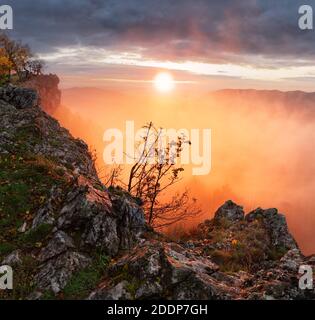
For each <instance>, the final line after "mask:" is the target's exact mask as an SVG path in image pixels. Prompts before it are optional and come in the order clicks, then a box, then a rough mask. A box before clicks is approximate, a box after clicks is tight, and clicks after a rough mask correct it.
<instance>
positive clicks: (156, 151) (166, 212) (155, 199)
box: [128, 122, 201, 228]
mask: <svg viewBox="0 0 315 320" xmlns="http://www.w3.org/2000/svg"><path fill="white" fill-rule="evenodd" d="M144 129H145V130H146V133H145V136H144V137H143V144H142V145H143V147H142V150H141V153H140V156H139V157H138V158H137V159H135V160H136V161H135V164H134V165H133V166H132V168H131V170H130V174H129V181H128V191H129V192H130V193H131V194H132V195H133V196H135V197H137V198H140V199H142V201H143V206H144V210H145V214H146V218H147V222H148V224H149V225H151V226H153V227H155V228H162V227H166V226H169V225H171V224H173V223H176V222H178V221H180V220H183V219H187V218H188V217H192V216H196V215H198V214H199V213H200V212H201V210H200V209H199V207H198V205H197V201H196V200H195V199H190V197H189V194H188V192H187V191H185V192H184V193H182V194H176V195H174V196H173V197H172V199H171V200H170V201H168V202H162V201H161V199H162V196H163V194H164V193H165V191H166V190H168V189H169V188H170V187H172V186H173V185H174V184H176V183H177V182H178V181H180V180H181V177H180V174H181V173H182V172H183V171H184V168H183V167H181V166H177V165H176V162H177V160H178V159H179V158H180V157H181V153H182V151H183V147H184V145H185V144H186V143H187V144H190V141H187V140H186V138H185V137H184V136H178V137H177V140H176V141H168V142H167V143H166V145H162V146H161V145H160V144H159V141H160V138H161V134H162V129H157V128H156V127H155V126H154V125H153V123H152V122H151V123H149V124H148V125H146V126H145V127H144Z"/></svg>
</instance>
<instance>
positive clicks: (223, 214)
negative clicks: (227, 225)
mask: <svg viewBox="0 0 315 320" xmlns="http://www.w3.org/2000/svg"><path fill="white" fill-rule="evenodd" d="M214 219H215V220H220V219H227V220H230V221H238V220H243V219H244V210H243V207H241V206H239V205H237V204H235V203H234V202H233V201H231V200H229V201H227V202H225V204H224V205H223V206H221V207H220V208H219V209H218V210H217V212H216V213H215V215H214Z"/></svg>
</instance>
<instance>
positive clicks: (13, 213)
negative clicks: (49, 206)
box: [0, 155, 66, 259]
mask: <svg viewBox="0 0 315 320" xmlns="http://www.w3.org/2000/svg"><path fill="white" fill-rule="evenodd" d="M65 184H66V182H65V181H64V178H63V175H62V174H61V172H60V170H59V167H57V166H56V165H55V164H54V162H52V161H51V160H48V159H45V158H43V157H41V156H37V155H33V156H28V157H24V156H22V155H11V156H8V155H5V156H4V155H0V244H2V245H1V246H0V259H1V258H3V257H4V256H5V255H6V254H7V253H10V252H8V251H9V249H6V248H8V245H9V247H10V246H11V247H12V248H14V247H17V246H18V247H21V246H22V247H23V246H24V245H28V244H30V243H31V244H33V243H35V242H39V241H41V240H42V238H43V237H45V236H46V235H47V232H48V226H45V225H44V226H41V227H40V229H39V230H35V231H32V232H30V233H27V234H23V235H22V236H21V234H20V233H19V232H18V229H19V227H21V225H22V224H23V223H24V222H28V223H29V225H30V223H31V221H32V220H33V218H34V214H35V212H37V210H38V209H39V208H40V207H41V206H42V205H43V204H44V203H45V201H46V200H47V198H48V197H49V193H50V190H51V188H52V186H54V185H59V186H61V187H65ZM49 231H50V230H49Z"/></svg>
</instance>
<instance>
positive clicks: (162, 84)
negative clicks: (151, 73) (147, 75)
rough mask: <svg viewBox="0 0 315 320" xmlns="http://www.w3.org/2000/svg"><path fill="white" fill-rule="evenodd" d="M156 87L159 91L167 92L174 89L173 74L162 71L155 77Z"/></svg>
mask: <svg viewBox="0 0 315 320" xmlns="http://www.w3.org/2000/svg"><path fill="white" fill-rule="evenodd" d="M154 87H155V89H156V90H157V91H159V92H162V93H166V92H170V91H172V90H174V88H175V81H174V78H173V76H172V75H171V74H170V73H167V72H160V73H158V74H157V75H156V77H155V78H154Z"/></svg>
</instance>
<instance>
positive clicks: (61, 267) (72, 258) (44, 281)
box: [34, 245, 91, 293]
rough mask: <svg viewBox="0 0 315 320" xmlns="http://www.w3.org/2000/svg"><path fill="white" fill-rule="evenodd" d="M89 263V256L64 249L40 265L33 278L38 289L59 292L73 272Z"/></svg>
mask: <svg viewBox="0 0 315 320" xmlns="http://www.w3.org/2000/svg"><path fill="white" fill-rule="evenodd" d="M51 246H52V245H51ZM90 263H91V259H90V258H89V257H87V256H85V255H83V254H81V253H78V252H72V251H66V252H65V253H63V254H61V255H59V256H57V257H56V258H55V259H51V260H48V261H47V262H46V263H45V264H44V265H42V266H41V267H40V271H39V273H38V274H36V275H35V277H34V279H35V282H36V284H37V287H38V289H40V290H51V291H53V292H54V293H59V292H60V291H61V290H62V289H63V288H64V287H65V286H66V284H67V283H68V281H69V280H70V279H71V276H72V275H73V274H74V273H75V272H77V271H79V270H82V269H84V268H86V267H87V266H88V265H90Z"/></svg>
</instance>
